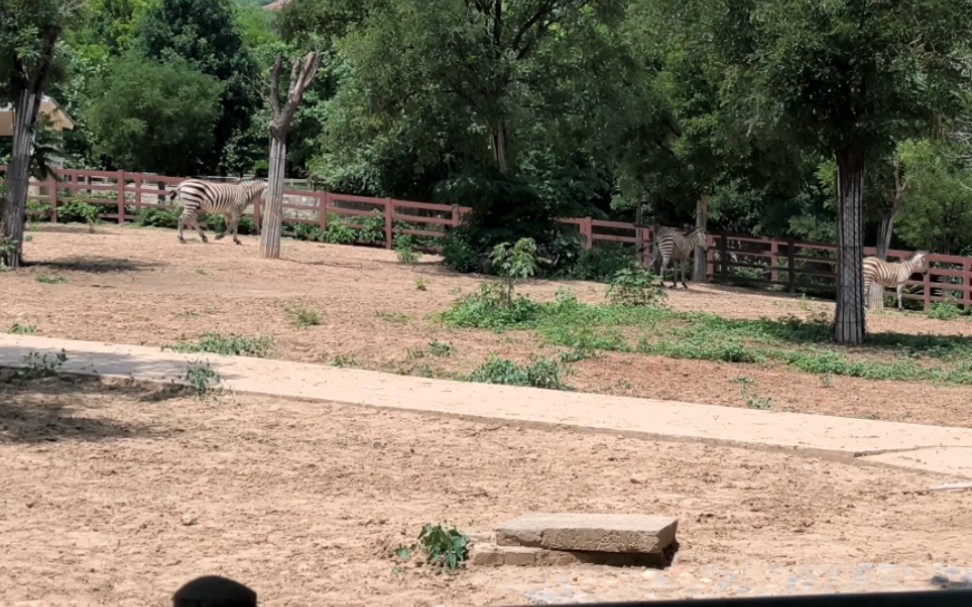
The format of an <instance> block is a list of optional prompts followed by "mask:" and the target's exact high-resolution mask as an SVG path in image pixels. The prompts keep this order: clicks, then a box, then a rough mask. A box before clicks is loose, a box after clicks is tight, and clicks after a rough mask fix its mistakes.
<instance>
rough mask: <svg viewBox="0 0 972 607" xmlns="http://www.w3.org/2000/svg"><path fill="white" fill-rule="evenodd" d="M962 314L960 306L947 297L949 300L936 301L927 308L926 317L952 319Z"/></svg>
mask: <svg viewBox="0 0 972 607" xmlns="http://www.w3.org/2000/svg"><path fill="white" fill-rule="evenodd" d="M961 315H962V308H961V307H959V305H958V303H957V302H955V301H954V300H952V299H951V298H949V301H936V302H935V303H933V304H932V306H931V309H930V310H928V314H927V315H926V316H928V318H931V319H933V320H954V319H956V318H958V317H959V316H961Z"/></svg>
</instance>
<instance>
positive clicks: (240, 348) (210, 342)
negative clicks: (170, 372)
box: [170, 333, 273, 358]
mask: <svg viewBox="0 0 972 607" xmlns="http://www.w3.org/2000/svg"><path fill="white" fill-rule="evenodd" d="M272 345H273V339H272V338H270V337H246V336H243V335H236V334H234V333H231V334H229V335H221V334H219V333H205V334H203V336H202V337H200V338H199V339H198V340H196V341H188V342H182V343H178V344H175V345H173V346H170V349H171V350H173V351H175V352H209V353H211V354H223V355H227V356H254V357H257V358H265V357H266V356H267V354H268V353H269V352H270V348H271V346H272Z"/></svg>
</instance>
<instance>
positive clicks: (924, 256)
mask: <svg viewBox="0 0 972 607" xmlns="http://www.w3.org/2000/svg"><path fill="white" fill-rule="evenodd" d="M863 267H864V270H863V276H864V302H865V305H866V306H867V307H870V301H869V300H870V298H871V285H872V284H875V283H876V284H879V285H881V286H882V287H885V288H891V287H894V288H895V290H896V291H897V293H898V309H899V310H901V309H903V308H902V305H901V289H902V287H904V283H905V282H906V281H907V280H908V279H909V278H911V275H912V274H914V273H915V272H919V273H921V274H924V273H925V272H927V271H928V253H927V252H926V251H915V252H914V253H913V254H912V255H911V257H909V258H908V259H906V260H904V261H885V260H883V259H881V258H880V257H874V256H871V255H869V256H867V257H865V258H864V261H863Z"/></svg>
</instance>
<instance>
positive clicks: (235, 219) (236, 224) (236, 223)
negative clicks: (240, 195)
mask: <svg viewBox="0 0 972 607" xmlns="http://www.w3.org/2000/svg"><path fill="white" fill-rule="evenodd" d="M226 229H232V230H233V242H235V243H236V244H238V245H241V244H243V243H242V242H240V239H239V238H237V235H238V234H239V230H240V214H239V213H237V212H234V213H231V214H230V220H229V223H228V224H227V226H226Z"/></svg>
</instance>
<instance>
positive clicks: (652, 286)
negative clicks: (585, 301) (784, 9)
mask: <svg viewBox="0 0 972 607" xmlns="http://www.w3.org/2000/svg"><path fill="white" fill-rule="evenodd" d="M665 297H666V295H665V292H664V291H663V290H662V285H661V282H660V280H659V277H657V276H655V275H654V274H652V273H651V272H648V271H647V270H645V269H644V268H643V267H639V266H632V267H628V268H622V269H621V270H618V271H617V272H615V274H614V277H613V278H612V279H611V286H610V287H608V291H607V298H608V301H609V302H610V303H611V304H612V305H616V306H651V305H655V304H657V303H658V302H659V301H661V300H662V299H664V298H665Z"/></svg>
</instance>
